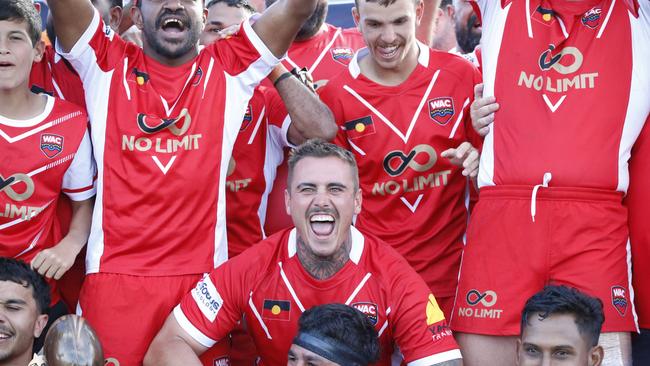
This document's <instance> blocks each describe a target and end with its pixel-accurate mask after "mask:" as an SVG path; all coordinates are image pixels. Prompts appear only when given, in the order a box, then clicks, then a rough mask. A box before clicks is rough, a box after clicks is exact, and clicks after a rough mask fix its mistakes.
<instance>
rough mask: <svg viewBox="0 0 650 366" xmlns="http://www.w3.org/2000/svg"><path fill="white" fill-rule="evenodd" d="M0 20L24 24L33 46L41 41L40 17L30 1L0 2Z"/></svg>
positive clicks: (5, 0) (13, 0) (8, 0)
mask: <svg viewBox="0 0 650 366" xmlns="http://www.w3.org/2000/svg"><path fill="white" fill-rule="evenodd" d="M0 20H9V21H16V22H26V23H27V33H28V34H29V38H30V39H31V41H32V45H33V46H36V43H37V42H38V41H40V39H41V30H42V29H43V28H42V27H43V25H42V24H41V16H40V14H38V12H37V11H36V8H35V7H34V3H33V2H32V1H31V0H0Z"/></svg>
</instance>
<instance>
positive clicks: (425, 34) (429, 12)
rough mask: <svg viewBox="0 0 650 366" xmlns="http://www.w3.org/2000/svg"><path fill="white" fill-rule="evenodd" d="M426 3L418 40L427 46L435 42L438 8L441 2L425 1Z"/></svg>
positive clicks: (437, 0) (434, 0) (435, 0)
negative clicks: (434, 32) (434, 31)
mask: <svg viewBox="0 0 650 366" xmlns="http://www.w3.org/2000/svg"><path fill="white" fill-rule="evenodd" d="M423 1H424V14H423V15H422V19H420V24H418V29H417V33H416V38H417V39H418V40H419V41H420V42H422V43H424V44H426V45H427V46H428V45H430V44H431V41H432V40H433V28H434V25H435V23H436V16H437V15H438V7H439V6H440V0H423Z"/></svg>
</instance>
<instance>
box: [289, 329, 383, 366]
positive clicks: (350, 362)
mask: <svg viewBox="0 0 650 366" xmlns="http://www.w3.org/2000/svg"><path fill="white" fill-rule="evenodd" d="M293 344H295V345H298V346H300V347H302V348H304V349H306V350H309V351H311V352H314V353H315V354H317V355H319V356H321V357H325V358H326V359H328V360H330V361H332V362H335V363H338V364H339V365H341V366H366V365H368V364H369V363H370V362H369V361H368V360H366V359H365V358H364V357H363V356H362V355H360V354H359V353H357V352H354V351H353V350H352V349H350V347H348V346H347V345H345V344H343V343H341V342H338V341H336V340H334V339H332V338H329V337H322V336H321V338H319V337H315V336H313V335H311V334H309V333H302V332H301V333H298V335H297V336H296V338H294V339H293Z"/></svg>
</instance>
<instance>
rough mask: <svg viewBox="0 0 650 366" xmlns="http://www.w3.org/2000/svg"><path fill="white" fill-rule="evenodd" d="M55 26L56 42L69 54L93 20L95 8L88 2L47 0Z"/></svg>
mask: <svg viewBox="0 0 650 366" xmlns="http://www.w3.org/2000/svg"><path fill="white" fill-rule="evenodd" d="M47 4H48V6H49V7H50V11H51V12H52V17H53V18H54V24H56V38H57V42H59V44H60V45H61V48H62V49H63V51H65V52H70V50H71V49H72V47H73V46H74V45H75V44H76V43H77V41H78V40H79V38H81V35H82V34H83V33H84V32H85V31H86V29H87V28H88V25H90V22H91V21H92V20H93V14H94V12H95V8H94V7H93V5H92V4H91V3H90V0H48V1H47Z"/></svg>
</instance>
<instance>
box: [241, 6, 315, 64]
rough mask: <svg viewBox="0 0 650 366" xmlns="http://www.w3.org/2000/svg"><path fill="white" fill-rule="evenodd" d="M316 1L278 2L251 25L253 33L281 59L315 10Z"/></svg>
mask: <svg viewBox="0 0 650 366" xmlns="http://www.w3.org/2000/svg"><path fill="white" fill-rule="evenodd" d="M316 2H317V0H278V1H277V2H275V3H274V4H273V5H271V6H270V7H268V8H267V9H266V10H265V11H264V13H263V14H262V16H261V17H260V18H259V19H258V20H257V21H256V22H255V24H253V29H254V30H255V33H257V35H258V36H259V37H260V38H261V39H262V41H263V42H264V44H266V47H268V48H269V50H270V51H271V52H272V53H273V54H274V55H275V56H276V57H282V56H283V55H284V54H285V53H286V52H287V50H288V49H289V46H290V45H291V43H292V42H293V39H294V38H295V36H296V33H298V29H300V27H301V26H302V23H304V22H305V20H307V18H309V16H310V15H311V14H312V13H313V12H314V9H315V8H316Z"/></svg>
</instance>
